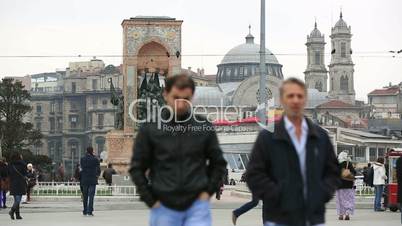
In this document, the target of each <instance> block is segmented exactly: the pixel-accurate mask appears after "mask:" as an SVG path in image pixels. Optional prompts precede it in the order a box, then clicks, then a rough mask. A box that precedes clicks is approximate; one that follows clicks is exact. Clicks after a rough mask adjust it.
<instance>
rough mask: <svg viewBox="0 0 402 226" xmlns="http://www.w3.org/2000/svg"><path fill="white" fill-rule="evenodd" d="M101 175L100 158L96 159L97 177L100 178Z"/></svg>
mask: <svg viewBox="0 0 402 226" xmlns="http://www.w3.org/2000/svg"><path fill="white" fill-rule="evenodd" d="M100 174H101V169H100V161H99V159H98V158H96V177H99V176H100Z"/></svg>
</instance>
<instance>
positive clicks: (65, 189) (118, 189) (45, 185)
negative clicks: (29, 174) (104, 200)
mask: <svg viewBox="0 0 402 226" xmlns="http://www.w3.org/2000/svg"><path fill="white" fill-rule="evenodd" d="M32 195H33V196H81V188H80V183H78V182H39V183H38V184H37V185H36V186H35V187H34V188H33V190H32ZM96 195H97V196H135V195H137V190H136V187H135V186H134V185H130V186H117V185H112V186H108V185H106V184H99V185H97V186H96Z"/></svg>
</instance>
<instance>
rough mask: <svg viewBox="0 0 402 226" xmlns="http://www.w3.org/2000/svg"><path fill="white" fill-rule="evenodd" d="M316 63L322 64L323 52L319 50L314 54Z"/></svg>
mask: <svg viewBox="0 0 402 226" xmlns="http://www.w3.org/2000/svg"><path fill="white" fill-rule="evenodd" d="M314 63H315V64H316V65H320V64H321V54H320V52H319V51H316V52H315V55H314Z"/></svg>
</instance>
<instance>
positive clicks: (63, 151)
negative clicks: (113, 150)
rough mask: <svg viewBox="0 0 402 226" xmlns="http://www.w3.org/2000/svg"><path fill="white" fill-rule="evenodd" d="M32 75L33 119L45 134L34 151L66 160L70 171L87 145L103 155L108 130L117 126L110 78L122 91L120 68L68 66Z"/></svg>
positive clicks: (65, 163)
mask: <svg viewBox="0 0 402 226" xmlns="http://www.w3.org/2000/svg"><path fill="white" fill-rule="evenodd" d="M96 61H97V63H99V60H96ZM81 63H82V62H81ZM102 63H103V62H102ZM31 78H32V84H33V87H34V88H31V106H32V108H33V110H32V113H31V122H32V123H33V125H34V127H35V128H37V129H39V130H40V131H41V132H42V134H43V135H44V137H43V140H42V144H41V145H38V146H34V147H33V148H32V150H33V153H34V154H42V155H47V156H49V157H50V158H51V159H52V160H53V162H55V163H57V164H58V163H63V164H64V166H65V168H66V172H67V173H71V172H72V171H73V169H74V167H75V165H76V164H77V163H78V162H79V159H80V158H81V157H82V156H83V154H84V153H85V149H86V147H88V146H92V147H94V149H95V153H96V154H97V155H98V156H100V154H101V153H102V152H103V151H105V149H106V147H105V136H106V133H107V132H108V131H110V130H112V129H113V128H114V118H115V107H114V106H113V105H112V104H111V102H110V98H111V91H110V82H109V81H113V84H114V86H115V87H116V90H117V92H119V93H121V84H122V75H121V73H120V69H119V68H118V67H114V66H113V65H109V66H107V67H103V68H100V69H99V68H97V69H95V70H85V71H84V70H70V69H69V68H67V70H66V71H64V72H55V73H42V74H36V75H31Z"/></svg>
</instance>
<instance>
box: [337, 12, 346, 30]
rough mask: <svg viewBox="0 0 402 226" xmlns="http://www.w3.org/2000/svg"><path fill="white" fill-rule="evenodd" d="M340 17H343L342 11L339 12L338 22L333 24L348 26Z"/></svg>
mask: <svg viewBox="0 0 402 226" xmlns="http://www.w3.org/2000/svg"><path fill="white" fill-rule="evenodd" d="M342 17H343V16H342V12H341V14H340V16H339V20H338V22H336V24H335V27H348V25H347V24H346V22H345V21H344V20H343V18H342Z"/></svg>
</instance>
